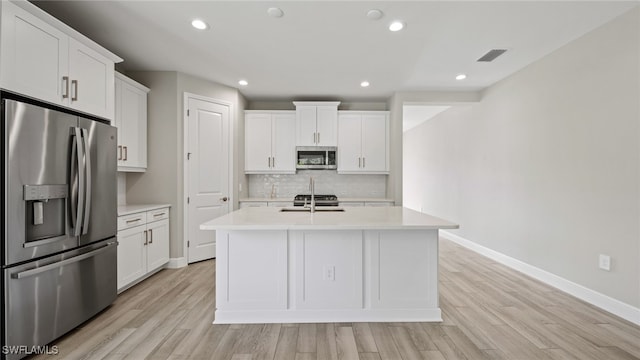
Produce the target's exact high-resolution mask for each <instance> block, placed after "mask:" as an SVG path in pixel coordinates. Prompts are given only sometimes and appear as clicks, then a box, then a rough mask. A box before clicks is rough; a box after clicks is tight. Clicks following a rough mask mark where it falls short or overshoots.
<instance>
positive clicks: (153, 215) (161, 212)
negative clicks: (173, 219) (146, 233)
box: [147, 208, 169, 222]
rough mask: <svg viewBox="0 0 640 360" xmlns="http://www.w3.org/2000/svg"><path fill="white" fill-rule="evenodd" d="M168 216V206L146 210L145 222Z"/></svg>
mask: <svg viewBox="0 0 640 360" xmlns="http://www.w3.org/2000/svg"><path fill="white" fill-rule="evenodd" d="M168 218H169V208H163V209H157V210H152V211H147V222H152V221H158V220H164V219H168Z"/></svg>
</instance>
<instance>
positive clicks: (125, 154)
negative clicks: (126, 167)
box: [122, 146, 129, 161]
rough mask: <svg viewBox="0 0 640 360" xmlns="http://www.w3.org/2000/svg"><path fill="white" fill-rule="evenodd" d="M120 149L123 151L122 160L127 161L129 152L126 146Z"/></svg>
mask: <svg viewBox="0 0 640 360" xmlns="http://www.w3.org/2000/svg"><path fill="white" fill-rule="evenodd" d="M122 148H123V149H124V158H123V159H122V160H123V161H127V159H128V158H129V151H128V149H127V147H126V146H123V147H122Z"/></svg>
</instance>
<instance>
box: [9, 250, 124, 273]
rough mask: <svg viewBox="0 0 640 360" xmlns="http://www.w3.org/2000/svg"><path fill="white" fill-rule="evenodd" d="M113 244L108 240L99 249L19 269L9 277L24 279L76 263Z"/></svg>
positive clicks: (101, 251)
mask: <svg viewBox="0 0 640 360" xmlns="http://www.w3.org/2000/svg"><path fill="white" fill-rule="evenodd" d="M114 244H117V242H115V241H114V242H110V243H108V244H107V245H105V246H103V247H101V248H99V249H96V250H92V251H89V252H88V253H84V254H81V255H78V256H74V257H72V258H69V259H65V260H62V261H58V262H55V263H53V264H48V265H44V266H40V267H37V268H34V269H29V270H25V271H21V272H19V273H16V274H11V278H13V279H24V278H26V277H29V276H33V275H37V274H40V273H43V272H45V271H49V270H51V269H56V268H59V267H62V266H65V265H69V264H73V263H76V262H78V261H82V260H84V259H88V258H90V257H94V256H96V255H98V254H100V253H103V252H105V251H107V250H108V249H109V248H110V247H111V246H113V245H114Z"/></svg>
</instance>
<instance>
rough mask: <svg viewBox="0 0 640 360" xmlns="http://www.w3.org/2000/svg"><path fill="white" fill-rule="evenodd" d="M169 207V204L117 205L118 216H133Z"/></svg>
mask: <svg viewBox="0 0 640 360" xmlns="http://www.w3.org/2000/svg"><path fill="white" fill-rule="evenodd" d="M167 207H171V205H170V204H131V205H118V216H124V215H129V214H135V213H139V212H143V211H151V210H157V209H163V208H167Z"/></svg>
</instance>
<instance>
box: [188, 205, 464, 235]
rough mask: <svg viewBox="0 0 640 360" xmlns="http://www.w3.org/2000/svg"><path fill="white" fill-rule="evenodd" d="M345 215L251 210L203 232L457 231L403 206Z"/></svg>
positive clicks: (355, 210) (354, 209)
mask: <svg viewBox="0 0 640 360" xmlns="http://www.w3.org/2000/svg"><path fill="white" fill-rule="evenodd" d="M343 209H344V210H345V211H343V212H324V211H316V212H315V213H314V214H311V213H309V212H295V211H292V212H281V211H280V210H281V208H277V207H248V208H244V209H240V210H237V211H234V212H232V213H229V214H227V215H224V216H221V217H219V218H217V219H213V220H210V221H207V222H205V223H203V224H202V225H200V229H202V230H410V229H415V230H435V229H457V228H458V227H459V226H458V225H457V224H454V223H452V222H449V221H447V220H443V219H440V218H437V217H434V216H431V215H427V214H423V213H420V212H417V211H414V210H411V209H407V208H404V207H401V206H385V207H345V208H343Z"/></svg>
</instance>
